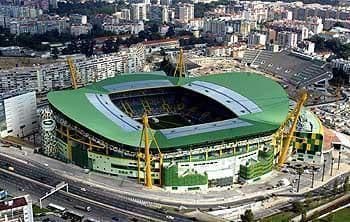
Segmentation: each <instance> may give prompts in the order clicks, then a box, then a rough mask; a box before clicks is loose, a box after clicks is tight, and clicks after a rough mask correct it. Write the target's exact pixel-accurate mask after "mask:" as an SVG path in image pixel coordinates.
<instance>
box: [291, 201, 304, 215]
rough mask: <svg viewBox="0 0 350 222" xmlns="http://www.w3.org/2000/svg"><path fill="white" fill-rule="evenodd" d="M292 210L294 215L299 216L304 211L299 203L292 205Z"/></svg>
mask: <svg viewBox="0 0 350 222" xmlns="http://www.w3.org/2000/svg"><path fill="white" fill-rule="evenodd" d="M293 210H294V211H295V212H296V213H298V214H301V213H302V212H303V211H304V206H303V204H302V203H301V202H300V201H296V202H294V203H293Z"/></svg>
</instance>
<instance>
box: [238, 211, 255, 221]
mask: <svg viewBox="0 0 350 222" xmlns="http://www.w3.org/2000/svg"><path fill="white" fill-rule="evenodd" d="M241 220H242V222H253V221H254V214H253V212H252V210H251V209H248V210H246V211H245V212H244V214H243V215H241Z"/></svg>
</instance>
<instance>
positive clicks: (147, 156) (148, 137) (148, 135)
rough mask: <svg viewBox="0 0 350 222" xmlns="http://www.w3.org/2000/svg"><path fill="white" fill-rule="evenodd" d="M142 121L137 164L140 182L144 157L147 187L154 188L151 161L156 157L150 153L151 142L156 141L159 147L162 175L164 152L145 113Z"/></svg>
mask: <svg viewBox="0 0 350 222" xmlns="http://www.w3.org/2000/svg"><path fill="white" fill-rule="evenodd" d="M142 123H143V128H142V133H141V140H140V146H139V152H138V154H137V165H138V181H139V183H140V181H141V178H140V171H141V163H140V160H141V158H143V159H144V163H145V164H144V165H145V168H144V175H145V179H144V180H145V186H146V187H147V188H150V189H151V188H152V186H153V182H152V169H151V167H152V166H151V163H152V160H154V158H152V156H151V153H150V144H151V142H154V143H155V145H156V147H157V149H158V155H159V158H158V159H159V169H160V170H159V175H160V177H161V171H162V166H163V154H162V153H161V152H160V148H159V145H158V143H157V140H156V139H155V138H154V135H153V133H152V132H151V127H150V126H149V123H148V116H147V114H146V113H145V114H144V115H143V116H142ZM142 142H143V143H144V153H141V151H140V148H141V145H142ZM161 183H162V182H161V179H160V184H161Z"/></svg>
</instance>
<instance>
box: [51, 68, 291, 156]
mask: <svg viewBox="0 0 350 222" xmlns="http://www.w3.org/2000/svg"><path fill="white" fill-rule="evenodd" d="M193 83H194V84H196V83H197V85H198V83H200V87H199V88H198V87H197V88H196V89H193V90H196V91H195V92H197V93H201V94H202V95H204V96H207V97H209V98H211V99H215V100H216V101H217V102H219V103H221V104H222V105H225V106H226V107H227V108H229V109H230V110H231V111H232V112H234V113H235V114H236V115H237V118H234V119H231V120H225V121H226V122H225V121H218V122H212V123H209V124H212V125H213V124H215V125H213V126H215V127H213V126H212V125H206V124H200V125H193V126H190V128H191V127H192V128H191V130H192V131H193V132H192V133H186V131H187V132H188V130H189V128H188V126H186V127H178V128H173V131H169V130H153V133H154V135H155V137H156V139H157V141H158V144H159V146H160V147H161V148H162V149H167V148H174V147H181V146H188V145H189V144H201V143H207V142H219V141H223V140H233V139H235V138H236V139H237V138H241V137H249V136H255V135H262V134H266V133H268V132H271V131H274V130H276V129H277V128H278V127H279V125H280V124H281V123H282V122H283V121H284V119H285V118H286V115H287V113H288V104H289V102H288V101H289V99H288V96H287V94H286V92H285V91H284V90H283V89H282V87H281V86H280V85H279V84H278V83H276V82H274V81H272V80H270V79H268V78H266V77H263V76H262V75H258V74H254V73H241V72H232V73H224V74H216V75H210V76H201V77H192V78H182V79H178V78H175V77H169V76H164V75H159V74H158V75H154V74H153V73H143V74H142V73H140V74H137V75H135V74H124V75H121V76H117V77H113V78H109V79H106V80H103V81H100V82H97V83H94V84H92V85H89V86H86V87H83V88H80V89H77V90H64V91H56V92H50V93H49V94H48V99H49V102H50V104H51V105H52V106H53V107H54V108H55V109H57V110H58V111H60V112H61V113H63V114H64V115H65V116H67V117H68V118H69V119H71V120H73V121H74V122H76V123H78V124H79V125H81V126H83V127H85V128H88V129H90V130H91V131H93V132H94V133H96V134H99V135H101V136H103V137H105V138H107V139H109V140H112V141H115V142H117V143H122V144H126V145H129V146H133V147H137V146H139V142H140V138H141V129H140V127H139V125H138V124H136V123H135V121H132V120H130V119H129V118H128V115H127V114H125V113H123V112H122V111H121V110H120V109H119V110H118V107H116V106H114V105H113V103H112V102H110V101H109V100H110V99H109V96H108V95H109V94H111V93H114V92H118V91H128V90H130V89H140V88H145V89H147V88H161V87H163V88H164V87H169V86H170V87H184V88H187V89H189V90H192V88H193V86H194V85H193V86H192V84H193ZM204 88H205V89H204ZM91 95H95V99H94V98H93V99H91ZM227 98H230V103H228V102H227V100H228V99H227ZM231 100H232V101H233V102H231ZM101 101H102V102H101ZM242 108H244V110H245V112H244V113H243V112H241V113H240V110H242ZM237 110H238V111H237ZM201 125H203V126H201ZM193 127H195V128H193ZM174 129H175V130H174ZM151 146H152V147H153V148H155V144H151Z"/></svg>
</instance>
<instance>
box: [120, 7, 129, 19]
mask: <svg viewBox="0 0 350 222" xmlns="http://www.w3.org/2000/svg"><path fill="white" fill-rule="evenodd" d="M121 12H122V17H121V18H122V19H124V20H127V21H129V20H131V15H130V9H127V8H125V9H122V10H121Z"/></svg>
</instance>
